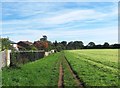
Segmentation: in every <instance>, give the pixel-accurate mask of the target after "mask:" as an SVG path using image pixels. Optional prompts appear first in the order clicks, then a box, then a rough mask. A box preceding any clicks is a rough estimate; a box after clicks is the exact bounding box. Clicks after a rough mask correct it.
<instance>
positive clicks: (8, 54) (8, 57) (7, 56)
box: [6, 50, 11, 67]
mask: <svg viewBox="0 0 120 88" xmlns="http://www.w3.org/2000/svg"><path fill="white" fill-rule="evenodd" d="M10 53H11V50H6V66H8V67H9V66H10Z"/></svg>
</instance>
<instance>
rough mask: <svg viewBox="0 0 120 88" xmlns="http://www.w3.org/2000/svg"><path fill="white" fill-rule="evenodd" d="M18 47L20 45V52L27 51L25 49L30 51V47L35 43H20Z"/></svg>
mask: <svg viewBox="0 0 120 88" xmlns="http://www.w3.org/2000/svg"><path fill="white" fill-rule="evenodd" d="M17 45H18V48H19V50H25V49H29V48H30V46H32V45H33V43H32V42H29V41H20V42H18V43H17Z"/></svg>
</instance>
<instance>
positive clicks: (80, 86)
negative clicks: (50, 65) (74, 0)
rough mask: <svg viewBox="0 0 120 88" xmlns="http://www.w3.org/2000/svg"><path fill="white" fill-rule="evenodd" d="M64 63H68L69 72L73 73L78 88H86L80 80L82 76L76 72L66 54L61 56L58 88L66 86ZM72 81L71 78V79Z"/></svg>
mask: <svg viewBox="0 0 120 88" xmlns="http://www.w3.org/2000/svg"><path fill="white" fill-rule="evenodd" d="M63 64H66V66H67V68H68V70H69V72H70V73H71V75H72V76H73V78H74V79H75V82H76V84H77V87H78V88H84V84H83V83H82V82H81V81H80V78H79V77H78V75H77V74H76V73H75V72H74V70H73V69H72V67H71V65H70V63H69V62H68V60H67V58H66V57H65V56H64V54H63V55H62V58H61V63H60V67H59V80H58V88H64V69H63ZM69 81H71V80H69Z"/></svg>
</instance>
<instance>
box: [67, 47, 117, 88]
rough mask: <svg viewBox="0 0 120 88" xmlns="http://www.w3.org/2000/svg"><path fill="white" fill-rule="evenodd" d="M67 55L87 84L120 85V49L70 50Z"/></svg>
mask: <svg viewBox="0 0 120 88" xmlns="http://www.w3.org/2000/svg"><path fill="white" fill-rule="evenodd" d="M65 56H66V57H67V59H68V61H69V62H70V64H71V66H72V68H73V69H74V71H75V72H76V73H77V74H78V76H79V78H80V79H81V80H82V81H83V82H84V84H85V85H86V86H117V85H118V50H117V49H116V50H112V49H106V50H105V49H101V50H97V49H93V50H69V51H65Z"/></svg>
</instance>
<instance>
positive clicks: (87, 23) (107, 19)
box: [0, 2, 118, 44]
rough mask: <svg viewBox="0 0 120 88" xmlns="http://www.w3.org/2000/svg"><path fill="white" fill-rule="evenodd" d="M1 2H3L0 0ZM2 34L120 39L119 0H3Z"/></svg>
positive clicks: (19, 38)
mask: <svg viewBox="0 0 120 88" xmlns="http://www.w3.org/2000/svg"><path fill="white" fill-rule="evenodd" d="M0 4H1V3H0ZM1 9H2V19H0V26H1V25H2V34H1V36H2V37H9V38H10V40H12V41H15V42H18V41H26V40H28V41H32V42H33V41H36V40H39V39H40V38H41V37H42V36H43V35H46V36H47V37H48V40H50V41H52V42H54V41H55V40H57V41H68V42H69V41H75V40H77V41H83V42H84V44H88V43H89V42H91V41H92V42H95V43H96V44H104V42H109V43H110V44H113V43H118V3H117V2H3V3H2V4H1V8H0V10H1Z"/></svg>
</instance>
